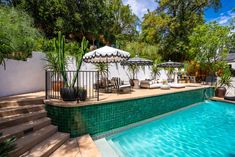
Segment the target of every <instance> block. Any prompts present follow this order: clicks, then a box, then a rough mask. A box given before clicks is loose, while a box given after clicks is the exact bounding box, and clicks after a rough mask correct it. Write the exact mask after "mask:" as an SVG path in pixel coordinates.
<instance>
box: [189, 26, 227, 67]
mask: <svg viewBox="0 0 235 157" xmlns="http://www.w3.org/2000/svg"><path fill="white" fill-rule="evenodd" d="M229 33H230V29H229V27H225V26H220V25H218V24H217V23H215V22H212V23H208V24H202V25H198V26H197V27H196V28H194V31H193V33H192V34H191V35H190V36H189V40H190V49H189V52H190V55H191V57H192V58H195V60H196V61H197V62H199V63H200V64H202V65H209V66H210V68H213V66H212V64H214V63H216V62H217V61H219V60H223V58H225V57H226V56H227V53H228V44H227V43H228V41H229Z"/></svg>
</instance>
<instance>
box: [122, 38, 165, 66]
mask: <svg viewBox="0 0 235 157" xmlns="http://www.w3.org/2000/svg"><path fill="white" fill-rule="evenodd" d="M121 48H122V49H123V50H126V51H127V52H129V53H130V54H131V56H132V57H134V56H135V55H138V56H139V57H143V58H146V59H150V60H153V61H154V60H158V61H159V60H161V56H160V55H159V54H158V51H159V49H158V45H151V44H148V43H145V42H127V43H126V45H125V46H123V47H121Z"/></svg>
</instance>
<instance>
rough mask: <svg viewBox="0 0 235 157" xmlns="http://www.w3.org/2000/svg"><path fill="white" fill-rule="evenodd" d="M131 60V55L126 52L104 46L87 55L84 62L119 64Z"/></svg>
mask: <svg viewBox="0 0 235 157" xmlns="http://www.w3.org/2000/svg"><path fill="white" fill-rule="evenodd" d="M129 58H130V54H129V53H128V52H126V51H123V50H120V49H117V48H113V47H110V46H104V47H101V48H99V49H96V50H93V51H91V52H89V53H87V54H85V55H84V57H83V61H84V62H86V63H119V62H121V61H125V60H128V59H129Z"/></svg>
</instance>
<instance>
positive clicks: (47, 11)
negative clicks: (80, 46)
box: [6, 0, 137, 45]
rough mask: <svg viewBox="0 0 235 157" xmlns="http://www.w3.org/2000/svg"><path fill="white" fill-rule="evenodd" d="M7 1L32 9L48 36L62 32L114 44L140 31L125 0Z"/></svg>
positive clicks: (25, 9) (31, 11)
mask: <svg viewBox="0 0 235 157" xmlns="http://www.w3.org/2000/svg"><path fill="white" fill-rule="evenodd" d="M6 1H7V2H8V3H7V4H8V5H12V6H14V7H16V8H18V9H22V10H24V11H26V12H28V13H29V14H30V15H31V16H32V17H33V18H34V22H35V26H36V27H37V28H39V29H40V30H41V31H43V32H44V33H45V35H46V37H47V38H53V37H55V36H56V34H57V32H58V31H61V32H62V33H63V34H65V37H66V39H71V40H77V41H81V40H82V37H83V36H85V37H86V38H87V39H88V40H89V41H92V42H91V43H93V45H94V44H95V43H96V44H99V43H101V44H112V43H115V41H116V38H117V39H119V38H124V37H125V38H127V37H129V38H131V37H132V35H133V34H135V33H136V27H135V25H136V20H137V17H136V16H135V15H133V14H132V12H131V10H130V7H129V6H128V5H127V6H125V5H123V3H122V1H121V0H111V1H110V0H102V1H100V0H83V1H78V0H69V1H68V0H30V1H29V0H6ZM126 36H127V37H126Z"/></svg>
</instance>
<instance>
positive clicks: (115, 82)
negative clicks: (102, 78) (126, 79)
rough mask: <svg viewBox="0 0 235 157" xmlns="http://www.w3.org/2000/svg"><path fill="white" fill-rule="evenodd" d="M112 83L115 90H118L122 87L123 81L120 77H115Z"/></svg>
mask: <svg viewBox="0 0 235 157" xmlns="http://www.w3.org/2000/svg"><path fill="white" fill-rule="evenodd" d="M111 82H112V84H113V86H114V88H115V89H118V88H119V86H120V85H121V79H120V78H119V77H113V78H112V79H111Z"/></svg>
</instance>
